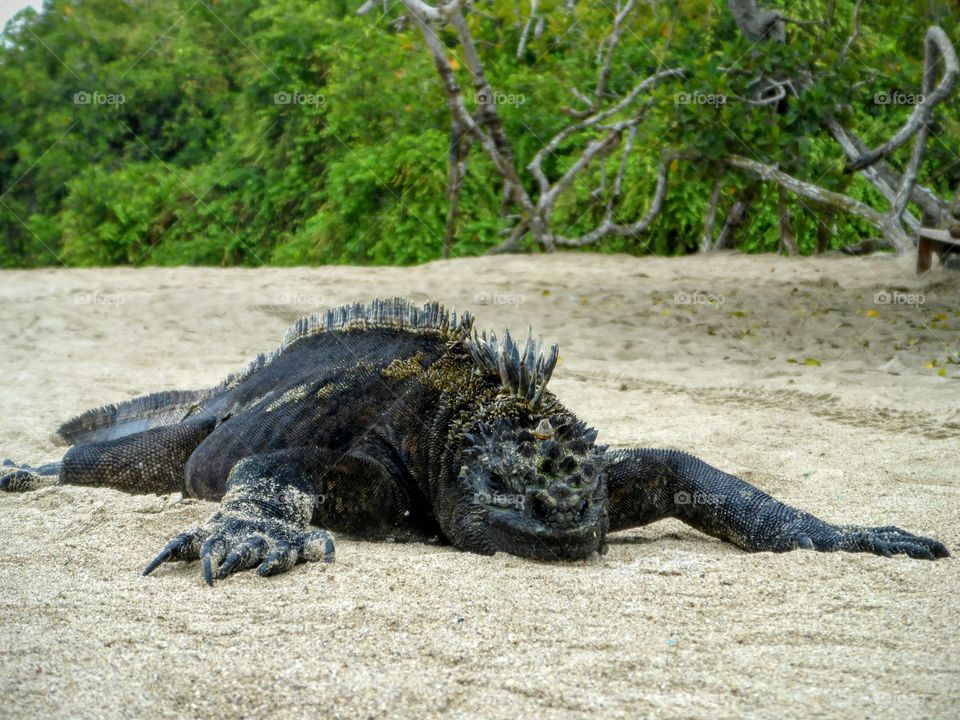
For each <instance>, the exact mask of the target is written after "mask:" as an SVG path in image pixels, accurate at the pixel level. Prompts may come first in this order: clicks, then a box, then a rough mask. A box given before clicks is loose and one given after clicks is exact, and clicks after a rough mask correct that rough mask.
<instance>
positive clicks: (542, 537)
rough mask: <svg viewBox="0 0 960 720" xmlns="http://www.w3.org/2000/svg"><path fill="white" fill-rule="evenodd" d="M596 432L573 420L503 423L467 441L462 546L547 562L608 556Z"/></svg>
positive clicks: (461, 482) (484, 427)
mask: <svg viewBox="0 0 960 720" xmlns="http://www.w3.org/2000/svg"><path fill="white" fill-rule="evenodd" d="M596 437H597V432H596V430H593V429H592V428H588V427H586V425H584V423H583V422H581V421H579V420H577V419H576V418H575V417H573V416H571V415H559V416H553V417H536V416H534V417H532V418H530V417H528V418H523V419H514V418H500V419H497V420H496V421H494V422H493V423H481V424H479V425H478V426H477V427H476V428H475V431H474V432H468V433H466V434H465V435H464V448H463V454H462V465H461V468H460V473H459V478H458V493H457V494H458V502H457V507H456V510H455V513H456V514H457V515H458V517H457V518H456V519H455V524H456V526H457V528H458V530H459V532H457V533H456V534H457V535H458V536H459V538H457V539H458V540H460V544H466V545H470V546H471V547H470V549H473V550H476V551H480V552H497V551H502V552H508V553H511V554H513V555H521V556H524V557H534V558H540V559H545V560H556V559H564V558H569V559H573V558H582V557H586V556H587V555H590V554H591V553H593V552H604V551H605V550H606V542H605V538H606V533H607V527H608V524H609V521H608V518H607V495H606V481H605V479H604V476H603V473H602V470H603V460H602V458H603V450H604V448H602V447H597V446H596V445H595V441H596Z"/></svg>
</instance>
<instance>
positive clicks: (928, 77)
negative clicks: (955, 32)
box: [847, 25, 960, 172]
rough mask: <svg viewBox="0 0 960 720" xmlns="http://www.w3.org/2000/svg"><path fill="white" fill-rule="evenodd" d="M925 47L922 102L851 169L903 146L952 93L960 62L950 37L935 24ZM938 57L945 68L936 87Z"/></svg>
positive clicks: (862, 167) (848, 164)
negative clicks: (894, 131)
mask: <svg viewBox="0 0 960 720" xmlns="http://www.w3.org/2000/svg"><path fill="white" fill-rule="evenodd" d="M924 47H925V59H924V71H923V101H922V102H919V103H917V104H916V105H915V106H914V108H913V112H912V113H911V114H910V117H909V119H908V120H907V122H906V124H905V125H904V126H903V127H902V128H900V129H899V130H898V131H897V132H896V133H894V135H893V136H892V137H891V138H890V139H889V140H887V141H886V142H885V143H884V144H883V145H881V146H880V147H878V148H876V149H875V150H870V151H868V152H866V153H864V154H862V155H861V156H860V157H858V158H856V159H854V160H851V161H849V162H848V163H847V171H848V172H853V171H856V170H862V169H864V168H865V167H868V166H869V165H872V164H873V163H875V162H877V160H880V159H881V158H885V157H887V156H888V155H889V154H890V153H892V152H893V151H894V150H896V149H897V148H899V147H901V146H902V145H904V144H905V143H906V142H907V141H908V140H909V139H910V138H911V137H913V135H914V134H915V133H916V132H917V131H918V130H919V129H920V128H921V127H926V125H927V124H928V123H929V122H930V115H931V114H932V113H933V108H934V107H935V106H936V105H937V104H938V103H939V102H941V101H942V100H943V99H944V98H946V97H947V96H948V95H950V93H951V91H952V90H953V86H954V84H955V83H956V81H957V76H958V75H960V64H958V62H957V54H956V52H955V51H954V49H953V45H952V44H951V43H950V39H949V38H948V37H947V34H946V33H945V32H944V31H943V30H942V29H941V28H940V27H938V26H936V25H933V26H931V27H930V28H929V29H928V30H927V37H926V40H925V43H924ZM938 58H939V59H942V60H943V62H944V70H943V76H942V77H941V78H940V82H939V83H938V84H937V85H936V86H934V84H933V81H934V73H935V72H936V65H937V59H938Z"/></svg>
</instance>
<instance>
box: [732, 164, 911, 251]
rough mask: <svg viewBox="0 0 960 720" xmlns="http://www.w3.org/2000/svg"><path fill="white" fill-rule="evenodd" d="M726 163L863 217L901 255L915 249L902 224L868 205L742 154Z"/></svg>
mask: <svg viewBox="0 0 960 720" xmlns="http://www.w3.org/2000/svg"><path fill="white" fill-rule="evenodd" d="M726 162H727V163H728V164H729V165H730V166H732V167H736V168H740V169H741V170H747V171H748V172H751V173H753V174H754V175H756V176H758V177H759V178H760V179H762V180H766V181H767V182H775V183H777V184H778V185H781V186H782V187H785V188H786V189H787V190H790V191H791V192H793V193H796V194H797V195H800V196H802V197H807V198H810V199H811V200H816V201H817V202H819V203H823V204H825V205H833V206H834V207H837V208H839V209H840V210H843V211H844V212H847V213H849V214H851V215H856V216H857V217H859V218H862V219H863V220H865V221H866V222H868V223H869V224H870V225H872V226H873V227H875V228H876V229H877V230H879V231H880V232H882V233H883V234H884V235H885V236H886V237H887V238H888V239H889V240H890V242H891V243H892V244H893V246H894V247H895V248H897V250H898V251H899V252H906V251H907V250H908V249H909V248H910V247H912V244H913V243H912V240H911V239H910V238H909V237H908V236H907V235H906V233H904V231H903V228H901V227H900V224H899V223H894V222H891V221H890V217H889V215H882V214H880V213H879V212H877V211H876V210H874V209H873V208H872V207H870V206H869V205H867V204H866V203H862V202H860V201H859V200H855V199H854V198H852V197H848V196H847V195H841V194H840V193H835V192H831V191H830V190H827V189H825V188H822V187H820V186H819V185H814V184H813V183H808V182H806V181H805V180H800V179H798V178H795V177H793V176H792V175H787V174H786V173H785V172H782V171H781V170H778V169H777V168H775V167H773V166H772V165H765V164H763V163H760V162H757V161H756V160H750V159H748V158H745V157H742V156H740V155H730V156H728V157H727V158H726Z"/></svg>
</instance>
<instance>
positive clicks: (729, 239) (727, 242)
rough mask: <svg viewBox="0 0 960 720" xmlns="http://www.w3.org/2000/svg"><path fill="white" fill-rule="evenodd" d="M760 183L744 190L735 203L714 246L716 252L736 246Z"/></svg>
mask: <svg viewBox="0 0 960 720" xmlns="http://www.w3.org/2000/svg"><path fill="white" fill-rule="evenodd" d="M757 186H758V183H751V184H750V185H748V186H747V187H746V189H744V191H743V192H742V193H740V196H739V197H738V198H737V199H736V201H735V202H734V203H733V207H732V208H730V212H729V213H728V214H727V219H726V220H725V221H724V223H723V229H722V230H720V234H719V235H718V236H717V241H716V242H715V243H714V244H713V249H714V250H725V249H728V248H732V247H733V246H734V241H735V239H736V235H737V232H738V231H739V230H740V227H741V226H742V225H743V223H744V221H745V220H746V219H747V213H748V212H749V211H750V206H751V205H752V204H753V198H754V196H755V195H756V192H757Z"/></svg>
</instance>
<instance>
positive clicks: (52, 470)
mask: <svg viewBox="0 0 960 720" xmlns="http://www.w3.org/2000/svg"><path fill="white" fill-rule="evenodd" d="M59 471H60V466H59V463H51V464H50V465H42V466H41V467H38V468H35V467H31V466H30V465H17V464H16V463H14V462H13V461H11V460H4V461H3V465H0V491H5V492H27V491H28V490H39V489H40V488H42V487H47V486H49V485H56V484H57V474H58V473H59Z"/></svg>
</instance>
